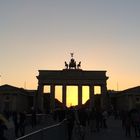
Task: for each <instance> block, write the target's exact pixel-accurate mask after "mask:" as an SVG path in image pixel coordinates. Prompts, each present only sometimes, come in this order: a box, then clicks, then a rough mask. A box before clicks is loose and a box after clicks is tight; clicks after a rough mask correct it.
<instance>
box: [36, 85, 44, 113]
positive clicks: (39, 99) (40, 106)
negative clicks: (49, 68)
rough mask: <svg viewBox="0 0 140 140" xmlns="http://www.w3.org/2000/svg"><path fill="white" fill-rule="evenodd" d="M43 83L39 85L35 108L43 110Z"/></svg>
mask: <svg viewBox="0 0 140 140" xmlns="http://www.w3.org/2000/svg"><path fill="white" fill-rule="evenodd" d="M43 87H44V86H43V85H42V84H39V85H38V90H37V95H36V97H35V98H37V99H35V102H36V103H35V109H36V110H37V109H38V110H40V111H42V112H43V110H44V107H43Z"/></svg>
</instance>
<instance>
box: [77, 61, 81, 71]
mask: <svg viewBox="0 0 140 140" xmlns="http://www.w3.org/2000/svg"><path fill="white" fill-rule="evenodd" d="M80 67H81V61H80V62H79V63H78V64H77V69H79V68H80Z"/></svg>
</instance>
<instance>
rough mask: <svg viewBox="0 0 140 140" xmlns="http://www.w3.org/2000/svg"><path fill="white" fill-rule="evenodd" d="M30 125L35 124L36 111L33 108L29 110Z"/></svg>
mask: <svg viewBox="0 0 140 140" xmlns="http://www.w3.org/2000/svg"><path fill="white" fill-rule="evenodd" d="M31 125H32V128H33V127H35V126H36V111H35V110H34V109H32V110H31Z"/></svg>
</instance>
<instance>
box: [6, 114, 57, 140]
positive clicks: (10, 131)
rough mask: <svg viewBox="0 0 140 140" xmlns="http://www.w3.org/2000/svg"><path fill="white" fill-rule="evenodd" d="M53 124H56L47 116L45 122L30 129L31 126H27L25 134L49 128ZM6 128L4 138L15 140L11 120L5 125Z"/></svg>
mask: <svg viewBox="0 0 140 140" xmlns="http://www.w3.org/2000/svg"><path fill="white" fill-rule="evenodd" d="M53 124H56V122H54V121H53V119H52V117H51V116H49V115H48V116H47V117H46V118H45V121H42V122H40V123H39V124H37V126H36V127H34V128H32V127H31V125H27V126H26V128H25V134H29V133H31V132H33V131H36V130H38V129H41V128H44V127H47V126H50V125H53ZM7 126H8V130H7V131H6V132H5V136H6V138H7V139H8V140H15V139H16V137H15V133H14V124H13V121H12V119H10V121H9V122H8V123H7Z"/></svg>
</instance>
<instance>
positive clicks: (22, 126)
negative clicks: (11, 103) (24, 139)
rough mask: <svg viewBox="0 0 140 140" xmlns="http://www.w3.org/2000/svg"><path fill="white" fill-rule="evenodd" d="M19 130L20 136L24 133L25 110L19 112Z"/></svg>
mask: <svg viewBox="0 0 140 140" xmlns="http://www.w3.org/2000/svg"><path fill="white" fill-rule="evenodd" d="M19 117H20V118H19V130H20V134H21V136H24V135H25V121H26V113H25V112H20V113H19Z"/></svg>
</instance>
